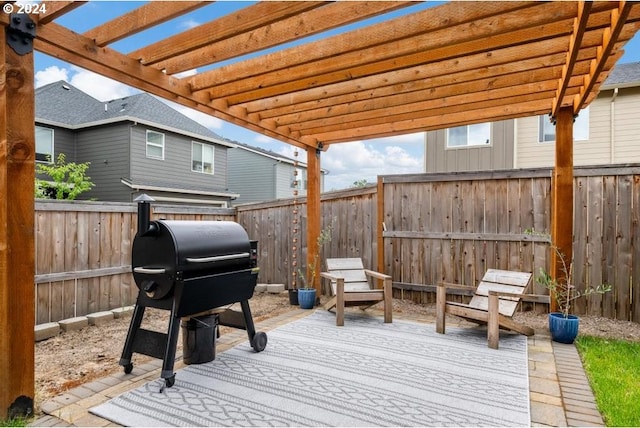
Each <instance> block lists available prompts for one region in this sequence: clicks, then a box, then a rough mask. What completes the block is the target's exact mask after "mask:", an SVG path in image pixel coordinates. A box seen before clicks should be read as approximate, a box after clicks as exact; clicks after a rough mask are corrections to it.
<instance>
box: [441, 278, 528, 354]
mask: <svg viewBox="0 0 640 428" xmlns="http://www.w3.org/2000/svg"><path fill="white" fill-rule="evenodd" d="M531 277H532V274H531V273H529V272H514V271H506V270H498V269H489V270H487V272H486V273H485V275H484V277H483V278H482V280H481V281H480V284H478V287H477V288H475V293H474V295H473V298H472V299H471V301H470V302H469V303H468V304H464V303H457V302H447V301H446V294H447V289H448V288H458V289H472V290H473V289H474V287H469V286H465V285H459V284H448V283H439V284H438V287H437V291H436V331H437V332H438V333H442V334H444V331H445V314H447V313H448V314H453V315H457V316H459V317H461V318H464V319H466V320H469V321H472V322H475V323H478V324H487V330H488V331H487V340H488V345H489V347H490V348H494V349H498V341H499V337H500V328H504V329H507V330H513V331H516V332H518V333H521V334H524V335H526V336H531V335H533V334H534V331H533V329H532V328H530V327H528V326H526V325H523V324H519V323H517V322H515V321H514V320H513V319H512V317H513V314H514V313H515V311H516V308H517V306H518V303H520V300H521V299H522V297H524V296H530V297H540V296H533V295H530V294H524V292H525V291H526V289H527V287H528V286H529V284H530V283H531Z"/></svg>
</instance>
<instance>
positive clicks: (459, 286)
mask: <svg viewBox="0 0 640 428" xmlns="http://www.w3.org/2000/svg"><path fill="white" fill-rule="evenodd" d="M438 288H445V289H446V288H456V289H460V290H475V289H476V287H473V286H471V285H464V284H453V283H451V282H439V283H438Z"/></svg>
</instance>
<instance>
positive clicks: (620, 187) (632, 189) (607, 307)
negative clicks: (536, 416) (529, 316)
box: [381, 165, 640, 322]
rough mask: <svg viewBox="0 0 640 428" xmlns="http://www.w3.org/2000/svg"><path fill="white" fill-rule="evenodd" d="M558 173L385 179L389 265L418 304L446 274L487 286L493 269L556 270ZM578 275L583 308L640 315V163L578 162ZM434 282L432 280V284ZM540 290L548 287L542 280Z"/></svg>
mask: <svg viewBox="0 0 640 428" xmlns="http://www.w3.org/2000/svg"><path fill="white" fill-rule="evenodd" d="M550 177H551V170H549V169H538V170H519V171H503V172H493V173H458V174H447V175H442V174H433V175H432V174H422V175H413V176H387V177H382V178H381V180H382V181H383V183H384V185H383V189H384V196H383V199H384V202H383V212H384V216H383V222H384V226H385V232H383V237H384V251H385V257H384V260H385V272H386V273H388V274H390V275H392V276H393V279H394V285H395V287H396V288H398V289H400V290H402V291H403V292H402V294H403V295H404V296H405V297H410V298H412V299H413V300H416V301H433V294H432V293H431V290H432V289H433V287H432V285H433V284H436V283H437V282H438V281H439V280H444V281H448V282H461V283H466V284H469V285H473V284H477V281H478V279H479V278H481V277H482V275H483V273H484V272H485V271H486V269H488V268H499V269H509V270H522V271H530V272H533V273H534V277H535V276H536V275H537V274H538V273H539V269H540V268H541V267H544V268H545V269H547V270H548V269H549V266H548V262H549V256H550V254H549V251H550V250H549V243H548V242H547V240H546V239H543V238H541V237H539V236H532V235H531V234H530V233H527V232H528V231H530V230H531V229H533V230H535V231H537V232H541V233H548V231H549V230H550V224H549V222H550V214H549V213H550V206H551V194H550V189H551V178H550ZM574 183H575V186H574V189H575V191H574V206H575V217H574V230H573V236H574V240H573V242H574V244H573V256H574V262H573V275H574V283H575V285H576V287H577V289H578V290H584V288H585V286H597V285H598V284H601V283H608V284H611V285H612V286H613V291H612V292H610V293H607V294H605V295H604V296H600V295H594V296H591V297H590V298H589V299H588V300H587V299H578V300H576V301H575V302H574V311H575V312H576V313H578V314H585V313H589V314H593V315H601V316H605V317H608V318H614V319H621V320H631V321H635V322H640V167H638V166H637V165H630V166H617V167H604V168H576V169H575V180H574ZM425 284H427V286H426V287H425ZM533 292H534V293H536V294H548V292H547V291H546V290H545V289H543V288H542V287H541V286H540V285H537V284H535V283H534V287H533Z"/></svg>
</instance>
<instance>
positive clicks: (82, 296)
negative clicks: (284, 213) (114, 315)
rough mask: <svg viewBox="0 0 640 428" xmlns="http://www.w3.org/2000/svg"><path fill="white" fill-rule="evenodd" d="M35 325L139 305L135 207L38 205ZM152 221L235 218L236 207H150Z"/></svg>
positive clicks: (101, 203) (56, 203)
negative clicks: (134, 261)
mask: <svg viewBox="0 0 640 428" xmlns="http://www.w3.org/2000/svg"><path fill="white" fill-rule="evenodd" d="M35 205H36V206H35V208H36V219H35V229H36V230H35V236H36V275H35V287H36V302H35V305H36V324H41V323H46V322H53V321H59V320H62V319H65V318H72V317H76V316H81V315H86V314H89V313H93V312H99V311H104V310H109V309H114V308H117V307H121V306H127V305H131V304H133V303H135V299H136V296H137V293H138V288H137V286H136V285H135V282H134V281H133V276H132V275H131V246H132V244H133V238H134V236H135V233H136V228H137V223H136V222H137V215H136V212H137V206H136V204H135V203H109V202H79V201H73V202H65V201H37V202H36V204H35ZM152 218H153V219H159V218H166V219H176V220H182V219H190V220H235V211H234V210H233V209H219V208H204V207H183V206H172V205H159V204H156V205H152Z"/></svg>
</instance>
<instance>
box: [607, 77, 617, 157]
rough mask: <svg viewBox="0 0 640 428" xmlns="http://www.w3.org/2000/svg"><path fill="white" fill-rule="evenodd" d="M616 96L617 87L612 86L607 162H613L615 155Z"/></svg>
mask: <svg viewBox="0 0 640 428" xmlns="http://www.w3.org/2000/svg"><path fill="white" fill-rule="evenodd" d="M617 97H618V88H613V95H612V96H611V104H610V105H611V111H610V116H611V122H610V123H609V163H610V164H613V163H614V159H615V155H616V144H615V141H616V127H615V121H616V98H617Z"/></svg>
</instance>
